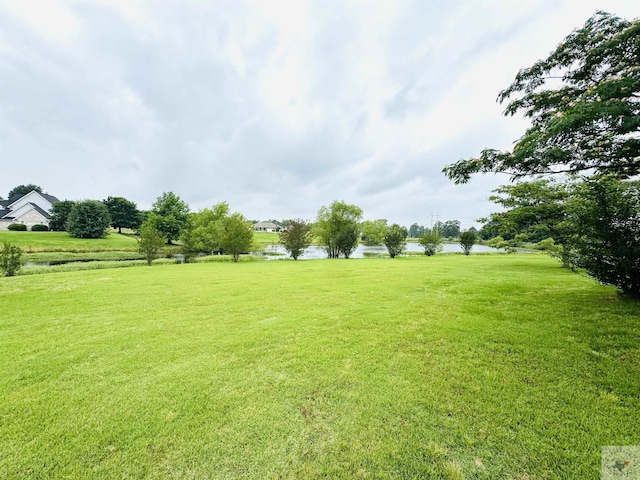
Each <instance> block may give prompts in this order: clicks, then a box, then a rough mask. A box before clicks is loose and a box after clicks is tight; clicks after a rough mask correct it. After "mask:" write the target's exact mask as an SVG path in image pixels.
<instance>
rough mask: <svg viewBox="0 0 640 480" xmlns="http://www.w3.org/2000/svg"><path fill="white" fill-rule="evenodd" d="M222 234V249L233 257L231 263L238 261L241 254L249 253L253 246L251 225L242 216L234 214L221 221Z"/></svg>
mask: <svg viewBox="0 0 640 480" xmlns="http://www.w3.org/2000/svg"><path fill="white" fill-rule="evenodd" d="M223 227H224V233H223V235H222V239H221V242H220V243H221V245H222V249H223V250H224V251H225V253H229V254H231V255H232V256H233V261H234V262H237V261H238V260H239V259H240V254H241V253H247V252H249V249H250V248H251V245H252V244H253V224H252V223H251V222H249V221H247V219H246V218H244V216H242V215H241V214H239V213H234V214H232V215H229V216H227V217H225V219H224V220H223Z"/></svg>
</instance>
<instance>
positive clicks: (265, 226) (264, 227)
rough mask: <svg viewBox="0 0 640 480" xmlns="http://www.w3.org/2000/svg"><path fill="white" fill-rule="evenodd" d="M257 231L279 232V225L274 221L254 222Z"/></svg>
mask: <svg viewBox="0 0 640 480" xmlns="http://www.w3.org/2000/svg"><path fill="white" fill-rule="evenodd" d="M253 229H254V230H255V231H256V232H277V231H278V226H277V225H276V224H275V223H273V222H258V223H254V224H253Z"/></svg>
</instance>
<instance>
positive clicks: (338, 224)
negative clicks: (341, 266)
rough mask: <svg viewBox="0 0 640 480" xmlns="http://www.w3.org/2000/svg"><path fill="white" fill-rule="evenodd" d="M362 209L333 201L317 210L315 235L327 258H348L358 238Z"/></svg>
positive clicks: (355, 246)
mask: <svg viewBox="0 0 640 480" xmlns="http://www.w3.org/2000/svg"><path fill="white" fill-rule="evenodd" d="M361 220H362V209H361V208H360V207H358V206H356V205H350V204H348V203H345V202H343V201H334V202H333V203H331V205H330V206H329V207H326V206H323V207H321V208H320V210H318V215H317V218H316V223H315V235H316V238H317V239H318V242H319V244H320V245H321V246H322V247H323V248H324V249H325V250H326V252H327V256H328V257H329V258H338V257H340V255H344V257H345V258H349V257H350V256H351V254H352V253H353V251H354V250H355V249H356V248H357V246H358V241H359V240H360V229H361V226H360V221H361Z"/></svg>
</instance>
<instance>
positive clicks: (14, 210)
mask: <svg viewBox="0 0 640 480" xmlns="http://www.w3.org/2000/svg"><path fill="white" fill-rule="evenodd" d="M59 201H60V200H58V199H57V198H56V197H54V196H53V195H49V194H47V193H38V192H36V191H35V190H32V191H30V192H29V193H27V194H25V195H14V196H13V197H11V198H10V199H9V200H0V230H7V228H8V227H9V225H11V224H12V223H22V224H24V225H26V226H27V228H28V229H29V230H30V229H31V227H33V226H34V225H46V226H47V227H48V226H49V219H50V218H51V214H50V213H49V212H50V211H51V207H52V206H53V204H54V203H56V202H59Z"/></svg>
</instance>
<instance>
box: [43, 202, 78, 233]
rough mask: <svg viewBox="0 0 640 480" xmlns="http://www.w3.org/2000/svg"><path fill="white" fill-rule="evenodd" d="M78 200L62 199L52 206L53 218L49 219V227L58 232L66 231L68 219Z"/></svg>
mask: <svg viewBox="0 0 640 480" xmlns="http://www.w3.org/2000/svg"><path fill="white" fill-rule="evenodd" d="M75 203H76V202H74V201H72V200H62V201H61V202H56V203H54V204H53V206H52V207H51V218H50V219H49V228H50V229H51V230H55V231H58V232H64V231H66V230H67V221H68V219H69V214H70V213H71V209H72V208H73V206H74V205H75Z"/></svg>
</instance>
